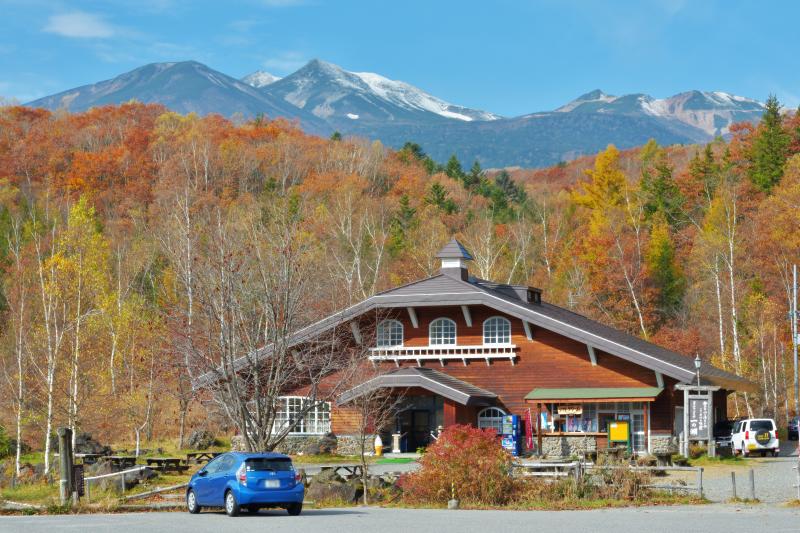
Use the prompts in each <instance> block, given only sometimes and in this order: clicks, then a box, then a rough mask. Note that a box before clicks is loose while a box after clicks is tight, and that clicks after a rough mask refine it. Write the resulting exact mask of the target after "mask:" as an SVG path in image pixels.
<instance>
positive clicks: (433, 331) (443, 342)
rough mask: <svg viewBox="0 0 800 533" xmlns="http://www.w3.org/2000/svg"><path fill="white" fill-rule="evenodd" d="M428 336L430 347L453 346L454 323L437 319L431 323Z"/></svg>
mask: <svg viewBox="0 0 800 533" xmlns="http://www.w3.org/2000/svg"><path fill="white" fill-rule="evenodd" d="M429 334H430V338H429V343H430V345H431V346H455V344H456V323H455V322H453V321H452V320H450V319H449V318H437V319H436V320H434V321H433V322H431V326H430V331H429Z"/></svg>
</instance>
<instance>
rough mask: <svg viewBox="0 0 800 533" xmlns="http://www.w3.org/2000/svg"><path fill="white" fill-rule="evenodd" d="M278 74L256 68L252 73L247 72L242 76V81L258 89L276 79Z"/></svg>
mask: <svg viewBox="0 0 800 533" xmlns="http://www.w3.org/2000/svg"><path fill="white" fill-rule="evenodd" d="M279 79H281V78H280V76H275V75H274V74H270V73H269V72H266V71H264V70H257V71H255V72H253V73H252V74H248V75H247V76H245V77H244V78H242V80H241V81H242V82H244V83H246V84H247V85H249V86H251V87H255V88H256V89H260V88H261V87H266V86H267V85H269V84H270V83H275V82H276V81H278V80H279Z"/></svg>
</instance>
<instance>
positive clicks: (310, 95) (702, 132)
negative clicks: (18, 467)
mask: <svg viewBox="0 0 800 533" xmlns="http://www.w3.org/2000/svg"><path fill="white" fill-rule="evenodd" d="M132 99H135V100H138V101H141V102H146V103H149V102H157V103H161V104H164V105H165V106H167V107H168V108H170V109H172V110H174V111H177V112H180V113H189V112H194V113H198V114H208V113H219V114H222V115H225V116H232V115H236V114H240V115H242V116H245V117H254V116H256V115H259V114H265V115H267V116H269V117H273V118H274V117H285V118H288V119H291V120H296V121H298V122H299V124H300V126H301V127H302V128H303V129H304V130H306V131H307V132H309V133H313V134H318V135H330V134H331V133H333V132H334V131H338V132H340V133H342V134H344V135H356V136H361V137H367V138H370V139H378V140H380V141H382V142H383V143H384V144H387V145H389V146H392V147H395V148H396V147H400V146H402V145H403V144H404V143H405V142H407V141H413V142H416V143H418V144H420V145H421V146H422V147H423V149H424V150H425V151H426V152H427V153H428V154H429V155H431V157H433V158H434V159H435V160H438V161H444V160H446V159H447V158H448V157H450V155H451V154H453V153H455V154H456V155H457V156H458V157H459V159H460V160H461V161H462V162H465V163H466V164H471V162H472V161H473V160H478V161H480V163H481V165H483V166H484V167H503V166H523V167H539V166H545V165H551V164H555V163H558V162H560V161H565V160H569V159H573V158H575V157H578V156H581V155H585V154H590V153H594V152H597V151H598V150H601V149H603V148H605V146H606V145H608V144H609V143H613V144H616V145H617V146H618V147H619V148H629V147H632V146H638V145H641V144H644V143H645V142H647V140H648V139H650V138H654V139H656V141H658V142H659V143H660V144H665V145H666V144H690V143H702V142H707V141H709V140H711V139H713V138H714V137H716V136H718V135H722V136H724V135H726V134H728V132H729V128H730V125H731V124H732V123H734V122H741V121H751V122H755V121H757V120H758V119H759V118H760V117H761V114H762V112H763V110H764V106H763V104H762V103H761V102H758V101H756V100H752V99H749V98H745V97H742V96H735V95H732V94H728V93H724V92H703V91H688V92H684V93H680V94H677V95H675V96H671V97H669V98H662V99H659V98H653V97H651V96H649V95H646V94H629V95H623V96H612V95H608V94H605V93H604V92H602V91H600V90H595V91H592V92H589V93H587V94H584V95H583V96H580V97H578V98H576V99H575V100H572V101H571V102H569V103H567V104H565V105H563V106H561V107H559V108H557V109H555V110H552V111H544V112H538V113H531V114H527V115H522V116H518V117H502V116H500V115H497V114H495V113H491V112H488V111H482V110H478V109H471V108H468V107H464V106H459V105H455V104H451V103H449V102H447V101H445V100H442V99H441V98H438V97H436V96H433V95H431V94H429V93H426V92H425V91H423V90H421V89H419V88H417V87H414V86H412V85H410V84H408V83H405V82H402V81H395V80H391V79H389V78H386V77H384V76H381V75H379V74H374V73H370V72H350V71H347V70H345V69H343V68H341V67H339V66H337V65H334V64H332V63H328V62H325V61H321V60H318V59H314V60H312V61H310V62H309V63H308V64H306V65H305V66H303V67H302V68H300V69H299V70H298V71H296V72H294V73H292V74H290V75H288V76H286V77H284V78H280V77H278V76H274V75H272V74H270V73H268V72H264V71H256V72H253V73H252V74H250V75H248V76H245V77H244V78H242V79H241V80H238V79H235V78H233V77H231V76H228V75H226V74H223V73H221V72H218V71H216V70H213V69H211V68H209V67H207V66H206V65H203V64H201V63H198V62H196V61H182V62H174V63H153V64H149V65H145V66H143V67H140V68H137V69H134V70H132V71H130V72H126V73H124V74H121V75H120V76H117V77H116V78H113V79H110V80H105V81H101V82H98V83H94V84H90V85H84V86H82V87H77V88H75V89H70V90H67V91H64V92H61V93H58V94H54V95H51V96H47V97H45V98H41V99H38V100H35V101H33V102H30V103H29V104H28V105H31V106H35V107H45V108H48V109H52V110H55V109H58V108H67V109H69V110H71V111H83V110H86V109H89V108H91V107H93V106H98V105H106V104H116V103H122V102H126V101H129V100H132Z"/></svg>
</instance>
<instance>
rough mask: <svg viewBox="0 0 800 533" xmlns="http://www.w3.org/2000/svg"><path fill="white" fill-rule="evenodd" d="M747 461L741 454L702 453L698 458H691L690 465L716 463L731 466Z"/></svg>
mask: <svg viewBox="0 0 800 533" xmlns="http://www.w3.org/2000/svg"><path fill="white" fill-rule="evenodd" d="M746 463H747V461H745V460H744V459H743V458H741V457H739V456H735V457H734V456H732V455H729V456H727V457H722V456H720V455H717V456H716V457H709V456H707V455H701V456H700V457H698V458H697V459H689V466H714V465H729V466H744V465H745V464H746Z"/></svg>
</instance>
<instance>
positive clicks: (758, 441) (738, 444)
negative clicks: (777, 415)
mask: <svg viewBox="0 0 800 533" xmlns="http://www.w3.org/2000/svg"><path fill="white" fill-rule="evenodd" d="M780 447H781V443H780V441H779V440H778V426H776V425H775V421H774V420H772V419H771V418H747V419H745V420H739V421H738V422H736V424H734V426H733V433H732V435H731V449H732V451H733V454H734V455H738V454H742V456H744V457H748V456H750V455H752V454H754V453H761V457H764V456H766V455H767V453H769V452H772V456H773V457H776V456H777V455H778V452H779V451H780Z"/></svg>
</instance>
